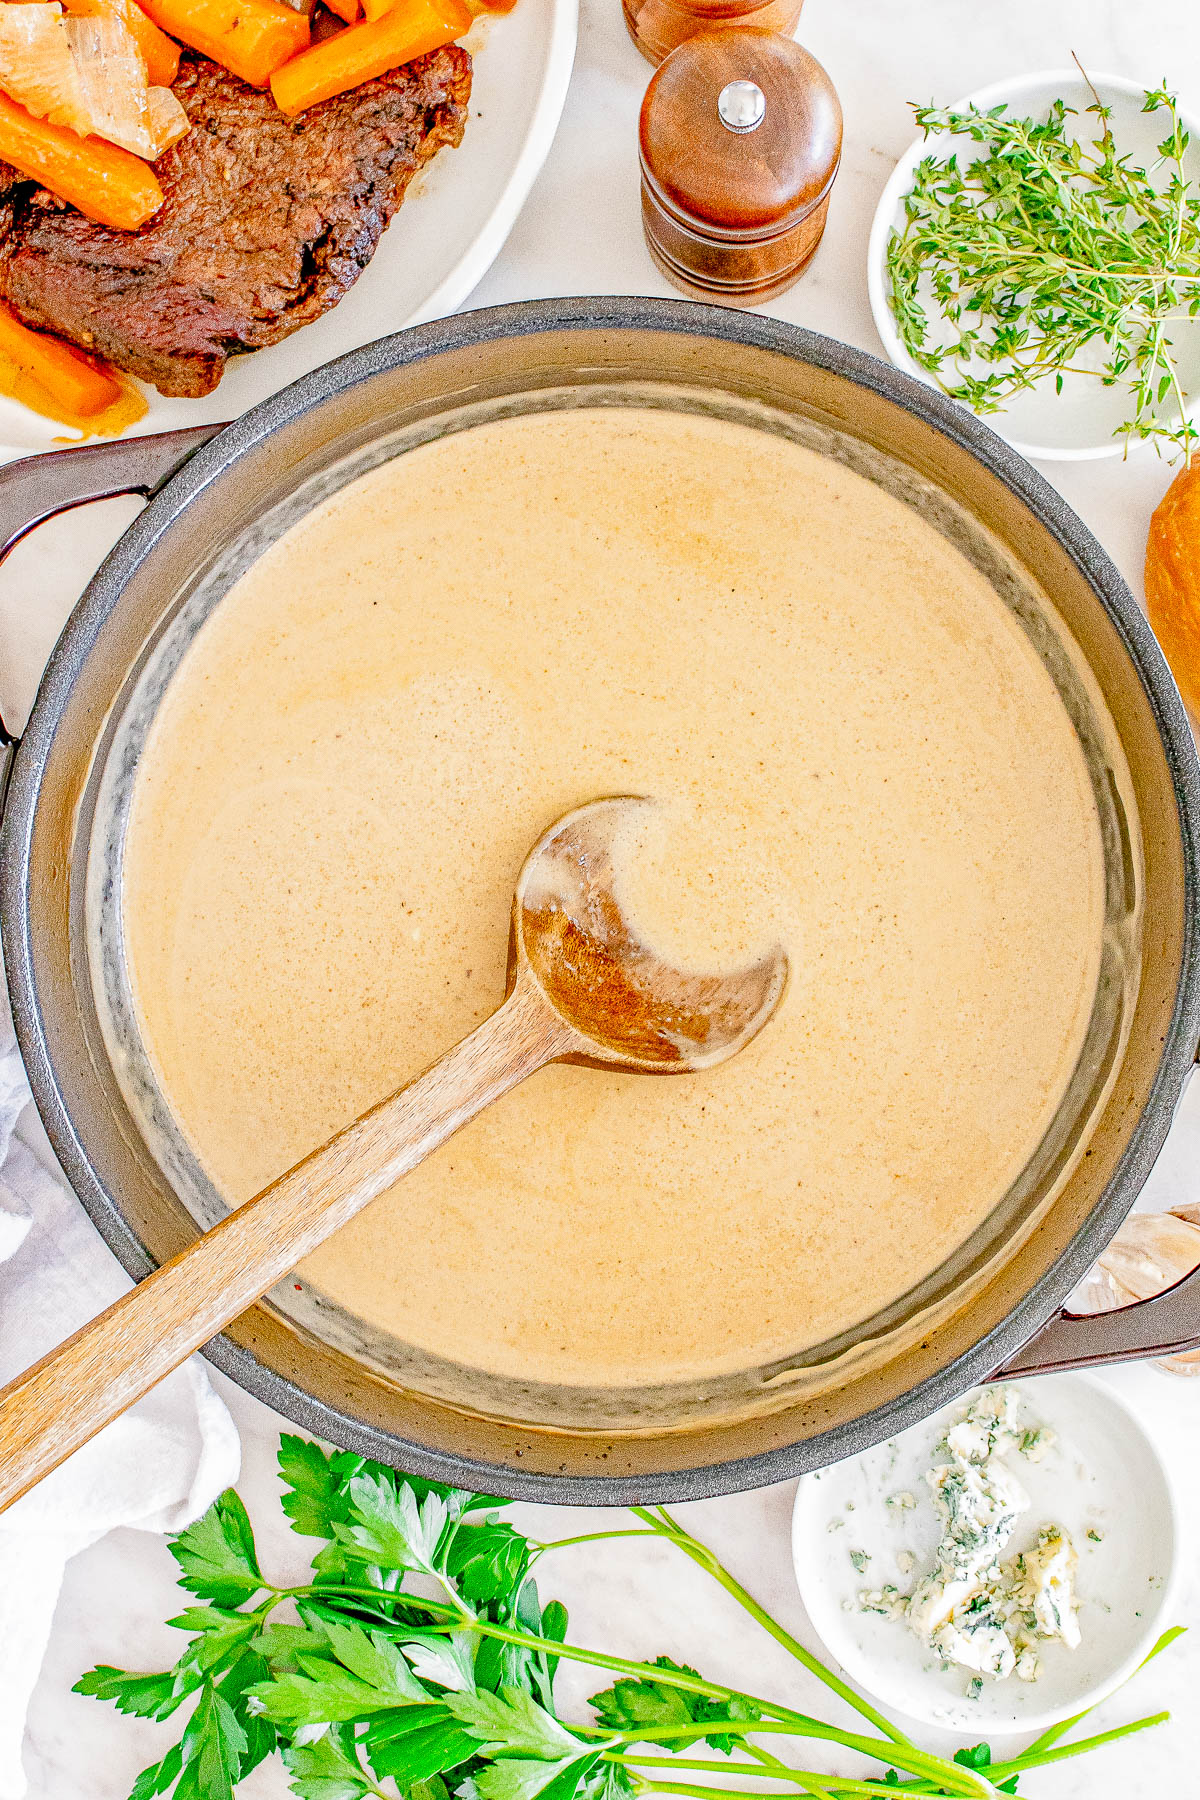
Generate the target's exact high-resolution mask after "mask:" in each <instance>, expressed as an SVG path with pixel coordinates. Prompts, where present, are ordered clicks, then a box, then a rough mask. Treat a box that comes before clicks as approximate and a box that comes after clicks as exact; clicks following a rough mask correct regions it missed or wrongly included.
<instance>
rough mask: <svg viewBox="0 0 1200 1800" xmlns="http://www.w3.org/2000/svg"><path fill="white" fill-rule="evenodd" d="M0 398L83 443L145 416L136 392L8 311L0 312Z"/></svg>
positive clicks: (2, 309)
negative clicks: (70, 430) (74, 431)
mask: <svg viewBox="0 0 1200 1800" xmlns="http://www.w3.org/2000/svg"><path fill="white" fill-rule="evenodd" d="M0 393H3V394H9V395H11V396H12V398H13V399H14V400H19V401H21V403H22V405H24V406H28V407H31V408H32V409H33V411H34V412H37V413H41V414H42V416H43V418H47V419H54V420H56V421H57V422H58V423H59V424H60V425H74V426H75V427H77V428H78V429H79V430H81V431H82V432H83V434H84V436H85V437H95V436H98V435H105V436H110V435H113V434H115V433H116V432H118V431H123V430H124V429H125V427H126V426H127V425H134V424H136V423H137V421H138V420H139V419H140V418H142V417H143V415H144V414H145V411H146V402H145V399H144V398H143V396H142V395H141V394H139V393H138V391H137V389H136V388H134V387H132V386H131V385H129V384H128V383H126V382H124V381H120V380H118V379H117V378H116V377H115V376H113V375H110V374H108V373H107V371H106V370H104V369H100V368H97V367H96V365H95V364H94V363H93V362H92V361H91V359H90V358H89V357H86V356H84V355H82V354H81V352H80V351H78V350H72V349H71V347H70V345H69V344H64V343H63V342H62V340H61V339H60V338H56V337H47V336H46V334H45V333H44V332H40V331H30V330H29V328H28V326H26V325H22V323H21V321H20V320H19V319H18V318H17V317H16V316H15V314H13V313H11V312H10V311H9V309H8V308H7V306H0Z"/></svg>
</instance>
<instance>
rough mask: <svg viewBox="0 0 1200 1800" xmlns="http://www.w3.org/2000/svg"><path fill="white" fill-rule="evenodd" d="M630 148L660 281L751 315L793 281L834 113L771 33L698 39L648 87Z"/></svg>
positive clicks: (823, 90) (838, 131)
mask: <svg viewBox="0 0 1200 1800" xmlns="http://www.w3.org/2000/svg"><path fill="white" fill-rule="evenodd" d="M639 137H640V161H641V173H642V223H643V226H644V228H645V232H646V242H647V244H648V246H649V249H650V253H651V255H652V256H653V258H654V260H655V262H656V263H657V264H658V266H659V268H660V269H661V270H662V271H663V273H664V274H665V275H666V276H667V278H668V280H670V281H671V282H673V283H674V285H675V286H676V287H678V288H680V289H682V291H683V292H684V293H685V294H691V295H698V296H701V297H702V298H704V299H717V300H723V301H725V302H726V303H727V304H728V305H732V306H758V305H761V303H762V302H763V301H764V300H769V299H771V298H772V297H773V296H774V295H775V294H780V293H782V292H783V290H784V289H785V288H787V287H790V286H791V284H792V282H794V281H795V280H797V279H798V277H799V276H800V275H801V274H802V273H803V271H804V270H805V268H806V267H807V266H808V263H809V261H810V260H811V258H812V256H813V253H814V251H815V250H816V248H817V244H818V243H819V242H820V238H821V233H822V231H823V230H824V228H825V217H826V214H827V212H828V209H829V194H830V190H831V188H832V186H833V182H834V177H835V176H836V174H837V169H838V162H839V160H840V157H841V149H842V109H841V106H840V105H839V103H838V97H837V94H836V92H835V90H834V86H833V83H832V82H831V81H830V79H829V77H828V75H827V74H826V73H825V71H824V69H823V68H822V67H821V65H820V63H819V62H817V60H816V58H815V57H812V56H810V55H809V53H808V51H807V50H804V49H802V48H801V46H800V45H799V44H797V43H796V42H795V41H794V39H792V38H788V37H783V36H781V35H780V34H779V33H777V32H772V31H758V30H754V29H749V28H747V27H745V26H739V27H738V28H737V29H736V30H722V31H708V32H701V33H699V34H698V35H697V36H695V37H691V38H688V40H687V41H686V43H682V44H680V45H679V47H678V49H676V50H673V51H672V52H671V54H670V56H668V57H666V58H665V60H664V61H663V62H662V63H660V64H659V67H658V69H657V71H656V72H655V74H654V75H653V76H652V77H651V80H650V85H649V87H648V88H647V89H646V97H645V100H644V101H643V103H642V115H641V125H640V133H639Z"/></svg>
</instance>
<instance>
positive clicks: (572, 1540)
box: [531, 1529, 660, 1560]
mask: <svg viewBox="0 0 1200 1800" xmlns="http://www.w3.org/2000/svg"><path fill="white" fill-rule="evenodd" d="M658 1536H660V1533H659V1532H657V1531H649V1530H646V1531H641V1530H632V1529H629V1530H625V1531H585V1532H583V1534H582V1535H581V1536H580V1537H565V1538H554V1539H552V1540H551V1542H550V1543H548V1544H539V1545H538V1547H537V1549H536V1551H535V1552H534V1555H535V1556H544V1555H545V1554H546V1552H547V1550H566V1549H568V1548H569V1546H570V1545H572V1544H598V1543H600V1542H601V1541H602V1540H603V1539H606V1538H645V1537H658ZM531 1560H532V1559H531Z"/></svg>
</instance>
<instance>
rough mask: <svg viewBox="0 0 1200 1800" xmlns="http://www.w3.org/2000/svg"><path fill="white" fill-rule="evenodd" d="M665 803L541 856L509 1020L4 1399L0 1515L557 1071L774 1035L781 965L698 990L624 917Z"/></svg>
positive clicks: (724, 1048) (618, 805)
mask: <svg viewBox="0 0 1200 1800" xmlns="http://www.w3.org/2000/svg"><path fill="white" fill-rule="evenodd" d="M650 804H651V802H649V801H647V800H642V799H635V798H622V799H613V800H597V801H595V802H593V803H592V804H591V805H589V806H581V807H580V808H579V809H578V810H577V811H575V812H572V813H568V814H567V816H566V817H565V818H563V819H560V820H559V822H558V823H557V824H556V825H553V826H551V828H550V830H549V831H548V832H546V834H545V836H544V837H542V838H540V839H539V840H538V842H537V843H536V844H535V845H534V847H533V849H532V850H531V851H530V853H529V856H528V858H527V859H526V862H525V865H524V867H523V868H522V870H521V874H520V878H519V879H518V882H517V889H516V895H515V897H514V900H513V912H512V934H511V938H510V947H509V977H508V994H507V997H506V999H505V1001H504V1004H503V1005H502V1006H501V1007H500V1008H499V1009H498V1011H496V1012H494V1013H493V1014H492V1016H491V1017H490V1018H489V1019H486V1020H485V1021H484V1023H483V1024H482V1025H480V1026H479V1027H478V1029H477V1030H475V1031H473V1032H472V1033H471V1034H470V1036H469V1037H466V1038H464V1039H463V1040H462V1042H461V1043H460V1044H456V1045H455V1047H454V1048H453V1049H452V1050H448V1051H447V1052H446V1054H445V1055H444V1056H443V1057H441V1058H439V1060H438V1061H437V1062H435V1063H434V1064H433V1066H432V1068H429V1069H426V1071H425V1073H424V1074H423V1075H419V1076H418V1077H417V1079H416V1080H415V1081H411V1082H410V1083H409V1084H408V1086H407V1087H404V1088H401V1089H400V1090H399V1092H398V1093H395V1094H393V1095H391V1097H390V1098H389V1099H387V1100H383V1101H381V1102H380V1103H379V1105H378V1106H375V1107H373V1108H372V1109H371V1111H370V1112H367V1113H364V1114H363V1116H362V1117H361V1118H360V1119H356V1120H355V1122H354V1123H353V1124H352V1125H347V1126H346V1128H345V1129H344V1130H343V1131H340V1132H339V1133H338V1135H337V1136H336V1137H335V1138H331V1139H330V1141H329V1143H327V1144H325V1145H323V1146H322V1148H321V1149H319V1150H314V1151H313V1153H312V1155H311V1156H307V1157H305V1159H304V1161H303V1162H299V1163H297V1164H296V1166H295V1167H294V1168H292V1169H289V1170H288V1172H287V1174H286V1175H282V1176H280V1178H279V1180H278V1181H275V1182H273V1183H272V1184H271V1186H270V1187H268V1188H264V1189H263V1191H262V1193H261V1194H258V1195H256V1196H255V1198H254V1199H253V1200H249V1201H247V1202H246V1204H245V1205H244V1206H241V1207H239V1208H237V1210H236V1211H234V1212H231V1213H230V1214H229V1216H228V1217H227V1218H225V1219H222V1220H221V1222H220V1224H218V1225H215V1226H214V1227H213V1229H212V1230H211V1231H209V1232H206V1233H205V1234H204V1236H203V1237H200V1238H197V1239H196V1241H195V1243H193V1244H189V1246H188V1248H187V1249H186V1250H184V1251H182V1252H181V1253H180V1254H179V1255H178V1256H176V1257H173V1258H172V1260H171V1261H170V1262H168V1263H164V1264H163V1265H162V1267H161V1268H159V1269H156V1270H155V1271H154V1272H153V1274H151V1275H147V1276H146V1278H145V1280H144V1281H141V1282H139V1283H138V1285H137V1286H136V1287H135V1288H134V1289H133V1290H132V1291H131V1292H130V1293H128V1294H126V1295H124V1296H123V1297H122V1298H121V1299H120V1300H118V1301H116V1303H115V1304H114V1305H112V1306H110V1307H109V1308H108V1309H107V1310H106V1311H105V1312H102V1313H101V1314H100V1315H99V1317H98V1318H95V1319H93V1320H91V1321H90V1323H88V1324H87V1325H84V1326H82V1327H81V1328H80V1330H78V1331H77V1332H76V1333H75V1335H74V1337H70V1338H68V1339H67V1341H66V1343H65V1344H61V1345H60V1346H59V1347H58V1349H56V1350H52V1351H51V1352H50V1354H49V1355H48V1356H45V1357H43V1358H42V1360H41V1362H38V1363H35V1364H34V1365H33V1367H32V1368H31V1369H27V1370H26V1371H25V1373H24V1374H23V1375H19V1376H18V1377H17V1379H16V1380H15V1381H13V1382H12V1383H11V1384H10V1385H9V1386H8V1387H7V1388H5V1389H4V1390H3V1392H2V1393H0V1509H3V1508H4V1507H6V1506H9V1505H11V1503H12V1502H13V1501H14V1500H16V1499H18V1498H19V1497H20V1496H21V1495H22V1494H23V1493H25V1492H26V1491H27V1489H29V1488H31V1487H32V1486H33V1485H34V1483H35V1482H37V1481H40V1480H41V1478H42V1476H43V1475H47V1474H48V1473H49V1472H50V1470H51V1469H53V1468H56V1467H57V1466H58V1464H59V1463H60V1462H62V1461H63V1460H64V1458H66V1457H67V1456H69V1455H70V1454H71V1452H72V1451H73V1450H77V1449H78V1448H79V1446H80V1445H81V1444H84V1443H86V1442H87V1440H88V1439H89V1438H91V1437H93V1436H94V1435H95V1433H96V1432H97V1431H99V1430H100V1429H101V1428H102V1427H103V1426H105V1425H107V1424H108V1422H109V1420H110V1419H114V1418H116V1417H117V1416H118V1414H120V1413H122V1412H124V1411H125V1408H126V1407H128V1406H132V1405H133V1403H134V1401H135V1400H139V1399H140V1398H141V1396H142V1395H143V1394H145V1393H146V1392H147V1391H148V1390H149V1389H150V1388H152V1387H153V1386H154V1384H155V1382H157V1381H161V1380H162V1378H163V1376H164V1375H167V1374H169V1373H170V1371H171V1370H172V1369H174V1368H177V1367H178V1365H179V1364H180V1363H181V1362H183V1360H184V1359H185V1357H187V1356H189V1355H190V1354H191V1352H192V1351H193V1350H195V1349H196V1348H197V1347H198V1346H199V1345H200V1344H204V1343H207V1342H208V1340H209V1339H210V1338H212V1337H215V1336H216V1334H217V1333H218V1332H219V1331H220V1330H221V1329H222V1327H223V1326H225V1325H227V1324H228V1323H229V1321H230V1320H231V1319H234V1318H236V1317H237V1315H238V1314H239V1313H240V1312H244V1311H245V1309H246V1308H247V1307H248V1306H251V1305H252V1304H253V1303H254V1301H255V1300H257V1299H258V1298H259V1296H260V1295H262V1294H264V1293H265V1292H266V1290H267V1289H268V1288H269V1287H272V1286H273V1285H274V1283H275V1282H277V1281H279V1280H280V1279H281V1278H282V1277H283V1276H284V1275H286V1274H287V1273H288V1272H289V1270H291V1269H292V1268H293V1267H294V1266H295V1265H296V1263H298V1262H300V1261H301V1260H302V1259H303V1258H304V1257H305V1256H307V1255H308V1254H309V1252H310V1251H312V1250H315V1249H316V1247H317V1245H318V1244H320V1243H323V1242H324V1240H325V1239H326V1238H327V1237H331V1236H332V1234H333V1233H334V1232H335V1231H337V1230H338V1229H339V1228H340V1227H341V1226H342V1225H344V1224H345V1223H346V1222H347V1220H348V1219H352V1218H353V1217H354V1215H355V1213H356V1212H358V1211H359V1210H360V1209H361V1208H362V1207H364V1206H366V1204H367V1202H368V1201H370V1200H374V1199H375V1198H376V1197H377V1196H378V1195H379V1194H382V1193H383V1192H384V1191H385V1190H386V1189H387V1188H390V1187H392V1186H393V1185H394V1183H395V1182H397V1181H398V1180H399V1179H400V1177H401V1176H402V1175H406V1174H407V1173H408V1171H409V1170H410V1169H411V1168H414V1167H415V1166H416V1164H417V1163H419V1162H420V1161H421V1160H422V1158H423V1157H426V1156H428V1155H429V1153H430V1152H431V1151H432V1150H436V1149H437V1147H438V1145H439V1144H442V1143H444V1142H445V1140H446V1139H447V1138H448V1137H449V1136H450V1135H451V1134H452V1133H453V1132H455V1131H457V1130H458V1129H459V1127H460V1126H462V1125H465V1124H466V1123H467V1121H468V1120H469V1119H473V1118H474V1117H475V1115H476V1113H478V1112H480V1111H482V1109H483V1108H484V1107H485V1106H490V1105H491V1103H492V1101H493V1100H498V1099H499V1098H500V1096H501V1095H502V1094H506V1093H507V1092H508V1090H509V1089H510V1088H513V1087H516V1085H517V1083H518V1082H521V1081H524V1080H525V1078H526V1076H528V1075H532V1074H533V1073H534V1071H535V1070H537V1069H540V1068H542V1067H543V1066H544V1065H545V1064H546V1063H551V1062H560V1061H568V1062H585V1063H589V1064H593V1065H595V1066H597V1067H600V1068H608V1069H631V1070H636V1071H640V1072H643V1073H646V1074H661V1075H666V1074H679V1073H682V1072H684V1071H687V1070H692V1069H700V1068H708V1067H711V1066H712V1065H713V1064H715V1063H719V1062H722V1061H724V1059H725V1058H726V1057H728V1056H732V1055H733V1054H734V1053H735V1051H737V1050H740V1049H741V1048H742V1046H743V1044H747V1043H749V1041H750V1039H751V1038H752V1037H754V1035H755V1034H756V1032H758V1031H759V1030H761V1028H762V1027H763V1025H765V1024H766V1022H767V1020H768V1019H769V1018H770V1017H771V1014H772V1013H773V1012H774V1011H775V1008H776V1006H777V1005H778V1003H779V999H780V996H781V994H782V993H783V989H784V984H785V982H786V980H787V972H788V968H787V959H786V957H785V955H784V953H783V951H782V950H781V949H775V950H772V951H771V952H770V953H769V954H768V955H766V956H765V957H763V958H762V959H761V960H760V961H759V962H757V963H755V964H753V965H752V966H751V967H749V968H745V969H739V970H736V971H734V972H733V973H730V974H724V975H704V976H698V975H692V974H686V973H684V972H683V971H681V970H679V969H675V968H672V967H671V966H670V965H668V964H667V963H664V962H662V961H661V960H660V959H659V958H658V957H657V956H656V955H655V954H654V952H653V951H651V950H650V949H649V948H647V946H646V945H644V944H642V943H639V942H638V940H637V939H636V938H635V937H634V936H633V935H632V933H631V931H630V929H629V927H628V925H627V923H626V921H625V919H624V917H623V916H622V913H621V911H620V908H619V906H618V904H617V901H616V899H615V898H614V892H613V884H614V869H613V861H614V849H615V847H616V846H617V844H618V840H619V838H620V836H621V834H622V833H624V832H627V831H628V829H629V828H630V826H631V825H632V824H635V823H636V810H637V809H638V808H641V807H644V806H648V805H650Z"/></svg>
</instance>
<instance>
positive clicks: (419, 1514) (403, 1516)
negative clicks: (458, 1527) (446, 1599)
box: [337, 1475, 450, 1576]
mask: <svg viewBox="0 0 1200 1800" xmlns="http://www.w3.org/2000/svg"><path fill="white" fill-rule="evenodd" d="M350 1500H351V1511H350V1520H351V1523H350V1524H349V1525H339V1526H338V1528H337V1534H338V1537H339V1538H340V1539H341V1541H342V1543H343V1544H344V1545H345V1546H346V1547H347V1549H349V1550H351V1552H352V1554H354V1555H355V1556H357V1557H361V1559H362V1560H363V1561H365V1562H370V1563H373V1564H374V1565H375V1566H376V1567H377V1568H380V1569H397V1570H402V1571H408V1570H412V1571H414V1572H416V1573H419V1574H422V1575H432V1576H437V1575H439V1574H440V1573H441V1569H440V1567H439V1564H438V1560H437V1552H438V1545H439V1543H440V1541H441V1537H442V1533H443V1532H444V1530H445V1529H446V1523H447V1520H448V1519H449V1516H450V1512H449V1507H448V1505H447V1503H446V1501H445V1500H444V1499H443V1498H442V1497H441V1495H440V1494H426V1496H425V1498H424V1500H423V1501H419V1500H418V1499H417V1496H416V1494H415V1492H414V1491H413V1488H412V1487H411V1485H410V1484H409V1483H408V1482H407V1481H406V1482H402V1483H401V1485H400V1487H399V1488H395V1487H393V1486H392V1484H391V1482H390V1481H388V1480H386V1479H385V1478H384V1477H383V1476H382V1475H355V1476H353V1477H352V1479H351V1481H350Z"/></svg>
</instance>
